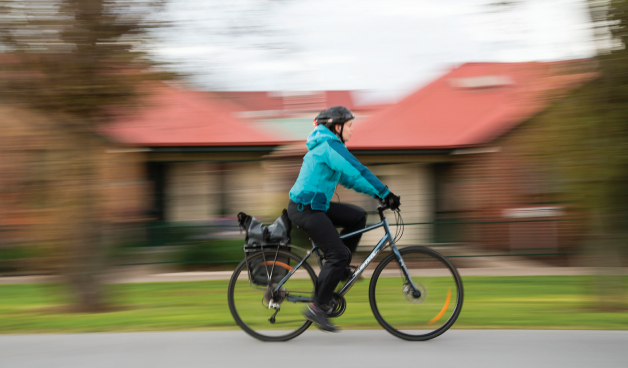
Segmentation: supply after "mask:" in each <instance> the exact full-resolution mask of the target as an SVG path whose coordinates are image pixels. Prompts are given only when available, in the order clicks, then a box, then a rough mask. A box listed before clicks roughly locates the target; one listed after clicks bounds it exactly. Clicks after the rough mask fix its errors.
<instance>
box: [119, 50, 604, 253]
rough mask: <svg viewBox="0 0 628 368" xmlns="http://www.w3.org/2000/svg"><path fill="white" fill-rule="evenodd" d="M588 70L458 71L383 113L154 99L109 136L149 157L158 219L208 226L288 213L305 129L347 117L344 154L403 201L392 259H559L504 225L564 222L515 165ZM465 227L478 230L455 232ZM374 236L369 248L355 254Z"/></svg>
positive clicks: (342, 96) (156, 95) (539, 236)
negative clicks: (332, 114) (417, 250)
mask: <svg viewBox="0 0 628 368" xmlns="http://www.w3.org/2000/svg"><path fill="white" fill-rule="evenodd" d="M590 70H591V65H590V62H589V61H588V60H576V61H567V62H553V63H541V62H530V63H467V64H463V65H460V66H458V67H456V68H454V69H452V70H451V71H450V72H448V73H446V74H445V75H443V76H441V77H440V78H438V79H436V80H435V81H433V82H431V83H429V84H428V85H426V86H425V87H423V88H421V89H419V90H418V91H416V92H415V93H412V94H411V95H409V96H407V97H406V98H404V99H403V100H402V101H400V102H399V103H397V104H394V105H391V106H384V107H380V108H370V107H361V106H355V104H353V102H352V100H350V99H347V96H349V97H350V96H351V95H350V94H349V93H347V92H346V91H344V92H343V91H341V92H338V93H335V94H334V93H329V92H325V93H323V92H307V93H306V92H302V93H294V92H293V93H289V94H287V93H284V94H280V93H266V92H220V93H216V92H198V91H186V90H182V89H179V88H175V87H172V86H163V87H161V88H158V89H157V90H155V91H153V93H152V95H151V97H150V98H149V100H147V102H146V104H145V106H144V107H143V108H142V109H141V110H140V112H139V113H135V114H134V115H133V116H126V117H124V118H122V119H120V120H119V121H118V122H116V123H114V124H112V125H111V126H110V127H108V128H107V134H109V135H110V136H111V137H113V138H114V139H115V140H117V141H118V142H121V143H123V144H126V145H129V146H133V147H141V148H142V149H144V150H145V151H146V152H145V154H146V159H147V174H146V175H147V178H148V179H149V182H150V183H151V186H152V188H153V189H152V190H153V194H152V197H153V206H152V207H153V209H154V216H155V218H156V219H158V220H161V221H167V222H174V223H177V222H197V221H208V220H212V219H213V220H218V219H220V218H233V217H234V216H235V214H237V213H238V212H239V211H245V212H248V213H252V214H255V215H256V216H258V217H262V218H263V217H266V218H268V219H271V218H273V216H276V215H277V214H278V213H279V211H280V210H281V209H282V208H284V207H285V205H286V203H287V200H288V195H287V193H288V190H289V189H290V187H291V185H292V184H293V183H294V180H295V179H296V176H297V175H298V171H299V168H300V163H301V159H302V157H303V155H304V154H305V152H306V148H305V144H304V140H305V138H306V137H307V134H308V133H309V132H310V131H311V129H312V118H313V116H315V114H316V113H317V112H318V111H320V110H322V109H323V108H324V107H326V106H331V105H337V104H344V105H348V106H352V107H353V108H354V110H355V111H357V116H358V118H357V119H356V121H355V123H354V125H355V130H354V135H353V138H352V140H351V142H349V143H348V148H349V149H350V151H351V152H353V153H354V154H355V155H356V156H357V157H358V159H360V161H362V162H363V163H364V164H366V165H367V166H368V167H369V168H370V169H371V170H372V171H373V172H374V174H376V175H377V176H378V177H380V178H381V179H382V181H383V182H384V183H385V184H387V185H389V187H390V188H391V189H392V190H393V191H394V192H395V193H396V194H399V195H401V196H402V199H403V200H402V202H403V210H402V215H403V218H404V221H405V223H406V224H408V226H406V228H405V234H404V238H403V241H402V242H401V245H405V244H425V243H436V242H443V243H451V242H475V243H479V244H482V245H484V246H487V247H498V248H518V247H527V246H529V245H530V244H533V245H534V246H535V247H536V246H538V247H544V248H552V247H553V248H556V247H557V246H558V235H556V234H558V232H559V231H558V230H559V229H558V228H557V227H556V226H557V225H556V221H549V222H543V223H541V222H539V224H538V225H533V226H529V225H523V224H518V225H513V224H512V218H520V217H524V218H531V219H532V220H535V219H536V218H537V217H550V218H555V216H556V215H559V214H560V213H561V211H562V209H561V208H558V207H557V206H554V205H550V203H548V199H547V198H549V195H548V194H549V193H545V192H544V191H551V190H552V189H551V185H545V184H544V183H546V181H547V180H548V179H547V176H546V175H545V174H546V173H544V172H543V170H541V169H539V168H538V167H536V166H535V163H534V162H532V161H527V160H526V159H525V158H524V156H525V154H524V153H525V144H524V143H525V141H526V139H528V138H526V137H527V136H526V134H525V132H526V130H527V129H528V127H529V126H530V124H527V123H528V122H529V121H531V120H532V119H534V117H535V116H538V115H539V114H542V113H543V111H545V109H547V108H548V106H550V105H551V103H552V101H555V100H556V99H559V98H561V97H562V96H564V95H566V94H567V93H568V92H569V91H571V90H573V89H575V88H577V87H579V86H581V85H582V84H583V83H585V82H586V81H587V80H590V79H591V78H594V77H595V74H594V73H592V72H591V71H590ZM295 96H296V97H295ZM333 200H340V201H343V202H352V203H356V204H358V205H361V206H362V207H364V208H365V209H367V210H368V211H373V210H375V208H376V206H377V202H376V201H374V200H372V199H370V198H369V197H366V196H363V195H360V194H357V193H354V192H351V191H347V190H345V189H344V188H339V189H338V191H337V196H336V197H335V198H334V199H333ZM530 216H532V217H530ZM370 220H371V221H375V219H370ZM471 222H473V223H479V224H476V225H473V226H465V225H464V223H467V224H468V223H471ZM548 223H549V225H548ZM393 230H394V228H393ZM528 234H536V235H533V236H532V237H530V236H528ZM379 236H381V234H376V233H375V232H373V233H369V234H366V235H365V236H364V237H363V240H362V243H361V244H362V245H369V244H373V243H374V242H375V241H376V240H378V239H379ZM526 236H528V237H527V238H526Z"/></svg>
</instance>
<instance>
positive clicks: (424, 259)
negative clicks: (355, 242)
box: [228, 203, 464, 341]
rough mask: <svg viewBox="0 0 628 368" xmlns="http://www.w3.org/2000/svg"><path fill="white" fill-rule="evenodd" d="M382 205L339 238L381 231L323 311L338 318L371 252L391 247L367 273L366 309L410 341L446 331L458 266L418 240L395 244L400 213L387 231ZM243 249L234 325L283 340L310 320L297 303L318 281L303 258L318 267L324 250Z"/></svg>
mask: <svg viewBox="0 0 628 368" xmlns="http://www.w3.org/2000/svg"><path fill="white" fill-rule="evenodd" d="M387 209H388V207H387V206H386V205H385V204H383V203H382V204H381V205H380V206H379V207H378V208H377V211H378V213H379V217H380V222H379V223H377V224H374V225H371V226H368V227H366V228H364V229H361V230H358V231H355V232H353V233H350V234H346V235H343V236H341V238H346V237H350V236H354V235H357V234H361V233H365V232H368V231H371V230H374V229H377V228H380V227H383V228H384V231H385V234H384V236H383V237H382V239H381V240H380V241H379V242H378V243H377V245H376V246H375V247H374V248H373V250H372V251H371V253H370V254H369V255H368V256H367V257H366V259H365V260H364V261H363V262H362V263H361V264H360V265H359V266H358V267H357V268H356V269H355V271H354V272H353V274H352V275H351V277H350V278H349V280H347V281H346V283H345V284H344V285H343V286H342V287H341V289H340V291H338V292H335V293H334V295H333V300H332V301H333V303H334V310H333V312H332V313H331V314H329V317H330V318H332V317H340V316H341V315H342V314H343V313H344V312H345V310H346V307H347V303H346V300H345V298H344V295H346V293H347V292H348V291H349V290H350V289H351V287H352V286H353V285H354V284H355V282H356V280H357V279H358V277H359V276H360V275H361V274H362V272H363V271H364V270H365V269H366V267H367V266H368V265H369V264H370V263H371V262H372V261H373V260H374V259H375V257H376V256H377V255H378V254H379V253H380V252H381V251H382V250H384V249H386V248H388V247H390V249H391V253H390V254H389V255H387V256H386V257H384V258H383V259H382V260H381V261H380V262H379V264H378V265H377V267H376V268H375V271H374V272H373V274H372V276H371V281H370V285H369V302H370V306H371V310H372V312H373V314H374V316H375V318H376V319H377V322H379V324H380V325H381V326H382V327H383V328H384V329H385V330H386V331H388V332H390V333H391V334H393V335H394V336H397V337H399V338H401V339H404V340H410V341H423V340H429V339H433V338H435V337H437V336H440V335H441V334H443V333H444V332H445V331H447V330H448V329H449V328H450V327H451V326H452V325H453V324H454V322H455V321H456V319H457V318H458V316H459V315H460V311H461V310H462V302H463V296H464V292H463V286H462V279H461V278H460V275H459V274H458V271H457V269H456V267H455V266H454V265H453V264H452V263H451V262H449V260H447V258H445V257H444V256H443V255H442V254H440V253H438V252H436V251H435V250H432V249H430V248H427V247H424V246H408V247H403V248H401V249H399V248H397V246H396V242H397V241H398V240H399V239H400V238H401V236H402V235H403V219H402V218H401V215H400V214H399V212H394V213H395V219H396V222H397V224H396V225H397V231H396V233H395V236H394V237H393V236H392V234H391V231H390V227H389V224H388V220H387V219H386V217H385V216H384V211H385V210H387ZM291 248H295V249H300V250H302V251H304V252H305V256H304V257H303V258H301V257H300V256H299V255H297V254H295V253H294V252H291V251H289V250H290V249H291ZM244 252H245V259H244V260H243V261H242V262H241V263H240V264H239V265H238V266H237V267H236V269H235V271H234V272H233V275H232V276H231V279H230V281H229V289H228V300H229V310H230V311H231V314H232V316H233V318H234V319H235V321H236V323H237V324H238V326H240V327H241V328H242V329H243V330H244V331H245V332H246V333H248V334H249V335H251V336H253V337H255V338H257V339H259V340H262V341H287V340H290V339H293V338H295V337H297V336H299V335H300V334H302V333H303V332H304V331H305V330H307V328H308V327H309V326H310V325H311V322H310V321H308V320H306V319H305V318H304V317H303V316H302V315H301V313H300V310H301V308H302V307H303V304H302V303H309V302H311V300H312V299H311V298H312V296H313V294H314V286H315V285H316V280H317V276H316V273H315V272H314V270H313V269H312V267H311V266H310V264H308V263H307V262H306V261H307V260H308V258H309V257H310V256H311V255H312V254H313V253H316V255H317V258H318V264H319V266H321V267H322V265H323V260H324V256H323V255H322V253H321V252H320V250H319V248H318V247H317V246H316V244H314V242H312V249H311V250H307V249H304V248H301V247H298V246H295V245H286V246H280V245H278V244H268V245H263V246H257V247H247V246H244ZM278 259H279V260H281V261H278ZM286 260H288V261H287V262H286ZM393 261H395V262H393ZM293 262H294V263H293ZM290 263H292V264H295V266H294V267H292V266H290ZM252 266H257V267H263V268H262V269H261V270H262V272H263V271H264V270H265V273H266V274H265V275H264V276H265V277H263V279H262V280H261V281H260V280H259V277H258V276H255V278H254V276H252V271H251V269H253V270H255V268H254V267H252ZM243 271H244V272H245V273H243ZM279 271H281V272H279ZM282 275H284V276H282ZM264 284H265V286H264ZM341 285H342V284H341ZM260 298H261V303H260ZM265 310H266V312H264V311H265ZM271 313H272V314H271Z"/></svg>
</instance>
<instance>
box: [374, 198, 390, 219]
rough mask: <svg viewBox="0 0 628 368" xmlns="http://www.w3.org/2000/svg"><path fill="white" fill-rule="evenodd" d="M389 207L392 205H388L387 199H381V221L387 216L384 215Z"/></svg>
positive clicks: (379, 210)
mask: <svg viewBox="0 0 628 368" xmlns="http://www.w3.org/2000/svg"><path fill="white" fill-rule="evenodd" d="M389 208H390V207H389V206H388V204H387V203H386V201H384V200H383V199H380V200H379V207H377V213H379V219H380V220H381V221H384V219H385V218H386V216H384V211H386V210H387V209H389Z"/></svg>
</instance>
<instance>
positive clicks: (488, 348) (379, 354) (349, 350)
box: [0, 330, 628, 368]
mask: <svg viewBox="0 0 628 368" xmlns="http://www.w3.org/2000/svg"><path fill="white" fill-rule="evenodd" d="M286 366H295V367H299V368H302V367H339V368H349V367H361V368H363V367H378V368H379V367H382V368H384V367H386V368H388V367H399V368H406V367H422V368H427V367H434V368H444V367H456V368H461V367H462V368H473V367H481V368H493V367H494V368H503V367H508V368H510V367H513V368H518V367H525V368H544V367H552V368H557V367H568V368H579V367H603V368H614V367H622V368H625V367H628V331H521V330H519V331H513V330H452V331H448V332H447V333H445V334H444V335H442V336H441V337H439V338H437V339H434V340H431V341H427V342H408V341H403V340H399V339H397V338H395V337H393V336H392V335H389V334H388V333H386V332H385V331H382V330H373V331H342V332H340V333H337V334H327V333H323V332H320V331H316V330H308V331H307V332H306V333H305V334H303V335H301V336H300V337H298V338H296V339H295V340H292V341H290V342H286V343H263V342H260V341H257V340H254V339H252V338H250V337H249V336H248V335H245V334H244V333H243V332H241V331H224V332H223V331H207V332H158V333H103V334H67V335H3V336H0V367H1V368H24V367H46V368H56V367H61V368H101V367H102V368H105V367H106V368H110V367H116V368H125V367H132V368H161V367H164V368H166V367H168V368H171V367H176V368H184V367H185V368H192V367H194V368H195V367H203V368H214V367H216V368H218V367H220V368H222V367H247V368H248V367H251V368H263V367H273V368H276V367H286Z"/></svg>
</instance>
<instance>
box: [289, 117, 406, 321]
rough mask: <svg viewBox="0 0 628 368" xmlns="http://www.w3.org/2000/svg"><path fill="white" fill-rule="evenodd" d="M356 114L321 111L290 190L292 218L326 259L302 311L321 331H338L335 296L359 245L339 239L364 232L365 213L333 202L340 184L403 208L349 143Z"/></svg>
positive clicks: (393, 207) (392, 207) (348, 240)
mask: <svg viewBox="0 0 628 368" xmlns="http://www.w3.org/2000/svg"><path fill="white" fill-rule="evenodd" d="M354 118H355V115H353V113H352V112H351V111H350V110H349V109H347V108H346V107H344V106H334V107H330V108H328V109H327V110H324V111H322V112H321V113H320V114H318V116H316V118H315V119H314V125H315V128H314V131H313V132H312V133H310V135H309V137H308V138H307V144H306V145H307V148H308V153H307V154H306V155H305V157H303V165H302V166H301V171H300V173H299V177H298V178H297V181H296V183H295V184H294V186H293V187H292V189H291V190H290V202H289V204H288V216H289V217H290V220H292V222H293V223H294V224H296V225H297V226H299V227H300V228H302V229H303V230H305V232H306V233H307V234H308V236H309V237H310V238H311V239H312V240H313V241H314V243H316V245H317V246H318V247H319V248H320V249H321V250H322V251H323V253H324V254H325V259H326V261H325V263H324V265H323V268H322V269H321V271H320V274H319V276H318V282H317V285H316V287H315V292H314V298H313V302H312V303H311V304H309V305H308V306H307V307H306V308H304V309H303V311H302V312H301V313H302V314H303V316H304V317H305V318H307V319H308V320H310V321H312V322H313V323H314V324H315V325H316V326H317V327H319V328H320V329H323V330H327V331H335V330H336V326H334V325H333V324H332V323H330V322H329V320H328V319H327V315H328V314H329V313H330V312H331V311H332V310H333V305H332V303H331V301H332V294H333V292H334V289H335V288H336V286H337V285H338V283H339V282H340V281H341V279H342V278H343V276H345V277H347V276H350V272H351V271H350V268H349V263H350V262H351V254H352V252H355V249H356V247H357V245H358V242H359V241H360V237H361V234H360V235H357V236H354V237H351V238H347V239H345V240H344V243H343V240H341V239H340V235H339V234H338V231H336V226H338V227H343V231H342V233H341V234H348V233H351V232H353V231H356V230H359V229H362V228H364V226H365V225H366V212H365V211H364V210H363V209H362V208H360V207H357V206H354V205H349V204H343V203H336V202H333V203H330V201H331V198H332V196H333V194H334V191H335V189H336V185H338V183H340V184H342V185H343V186H345V187H346V188H348V189H353V190H355V191H358V192H361V193H365V194H368V195H370V196H371V197H379V198H381V199H384V200H385V202H386V203H387V204H388V206H389V207H390V208H391V209H393V210H396V209H397V208H399V205H400V204H401V202H400V197H398V196H396V195H394V194H393V193H392V192H390V190H388V187H387V186H385V185H384V184H382V182H381V181H380V180H379V179H377V177H376V176H375V175H373V174H372V173H371V172H370V171H369V169H367V168H366V167H365V166H364V165H362V164H361V163H360V162H359V161H358V160H357V159H356V158H355V157H354V156H353V155H352V154H351V153H349V151H348V150H347V148H346V146H345V143H346V142H348V141H349V139H351V134H352V133H353V119H354Z"/></svg>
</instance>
